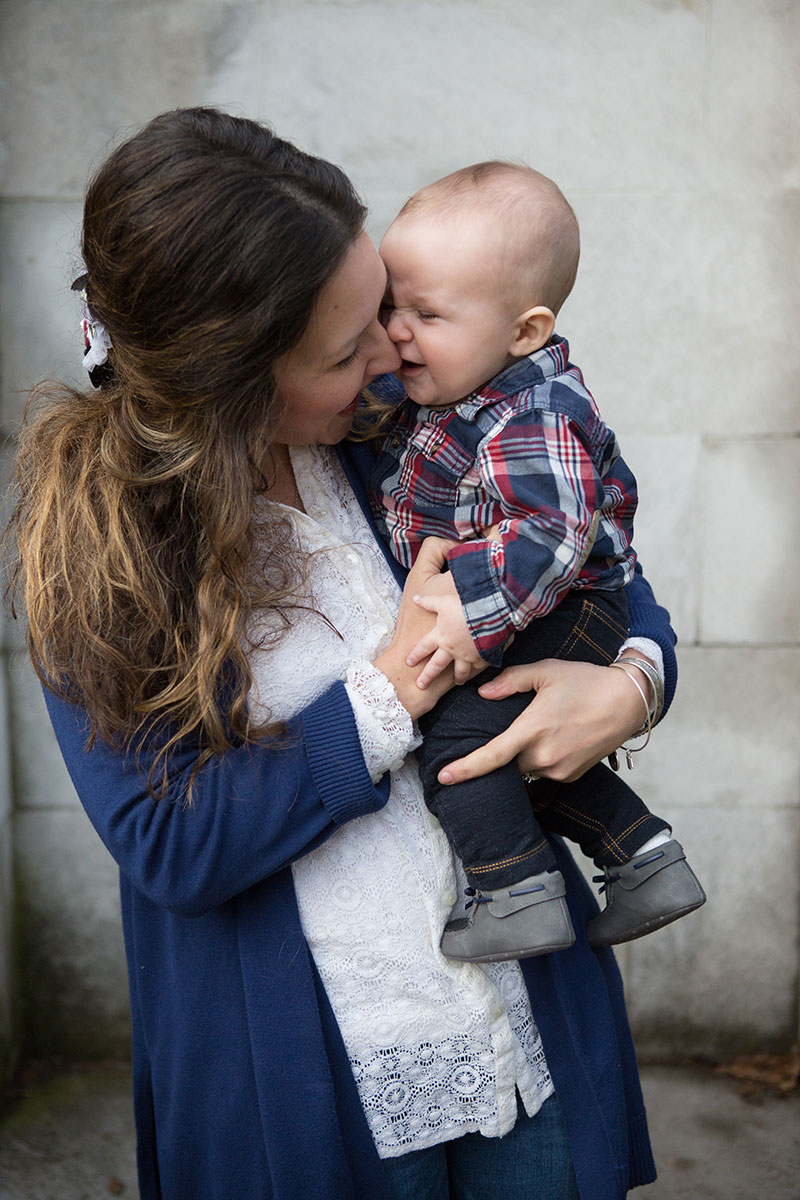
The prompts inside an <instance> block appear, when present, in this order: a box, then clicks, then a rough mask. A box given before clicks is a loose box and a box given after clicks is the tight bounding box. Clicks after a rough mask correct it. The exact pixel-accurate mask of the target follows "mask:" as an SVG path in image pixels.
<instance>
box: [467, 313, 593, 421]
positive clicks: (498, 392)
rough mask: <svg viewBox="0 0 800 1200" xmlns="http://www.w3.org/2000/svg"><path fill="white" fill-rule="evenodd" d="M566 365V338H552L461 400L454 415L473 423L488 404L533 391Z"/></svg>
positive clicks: (559, 372) (567, 348)
mask: <svg viewBox="0 0 800 1200" xmlns="http://www.w3.org/2000/svg"><path fill="white" fill-rule="evenodd" d="M568 362H569V344H568V343H567V340H566V338H561V337H558V335H557V334H553V336H552V337H551V338H550V341H549V342H548V343H547V345H546V346H542V348H541V350H535V351H534V353H533V354H528V355H526V356H525V358H520V359H519V360H518V361H517V362H514V363H512V364H511V366H510V367H506V369H505V370H504V371H501V372H500V374H499V375H495V377H494V379H490V380H489V382H488V383H484V384H483V385H482V386H481V387H479V388H478V389H477V390H476V391H474V392H471V393H470V395H469V396H467V398H466V399H465V400H460V401H459V402H458V404H456V406H455V411H456V412H457V413H458V415H459V416H460V417H463V418H464V420H465V421H474V420H475V418H476V417H477V415H478V413H479V412H480V411H481V410H482V409H484V408H486V407H487V405H489V404H496V403H497V401H498V400H505V399H507V398H508V397H509V396H514V395H516V394H517V393H518V392H522V391H525V390H526V389H527V388H532V387H535V386H536V384H539V383H543V382H544V381H545V380H546V379H552V377H553V376H554V375H560V374H561V373H562V372H563V371H565V370H566V367H567V364H568Z"/></svg>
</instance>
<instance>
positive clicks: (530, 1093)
mask: <svg viewBox="0 0 800 1200" xmlns="http://www.w3.org/2000/svg"><path fill="white" fill-rule="evenodd" d="M291 453H292V463H293V466H294V471H295V476H296V479H297V486H298V488H299V491H300V495H301V496H302V499H303V505H304V507H305V509H306V513H302V512H298V511H296V510H294V509H286V510H285V512H286V514H287V515H288V516H289V519H290V520H292V521H293V523H294V526H295V529H296V532H297V535H298V539H299V541H300V543H301V545H302V547H303V548H304V549H305V550H306V551H310V552H314V553H315V554H316V558H315V560H314V562H313V568H312V570H311V572H310V576H311V579H310V581H309V582H308V583H307V584H306V585H305V588H306V593H307V598H308V599H309V600H311V599H313V607H314V609H315V610H316V611H313V610H312V608H311V606H308V607H306V608H298V609H296V610H295V611H294V612H293V614H292V623H291V627H290V628H289V629H287V630H285V631H283V632H282V633H281V635H280V636H279V637H277V638H276V639H275V641H274V642H273V644H272V645H271V646H270V647H269V648H265V649H262V650H256V651H254V652H253V659H252V661H253V670H254V676H255V686H254V689H253V693H252V695H251V701H252V703H253V705H254V707H256V708H257V706H258V705H259V704H263V705H266V706H267V707H268V708H269V710H270V712H271V714H272V716H273V718H275V719H286V718H288V717H290V716H292V715H293V714H294V713H296V712H298V711H299V710H300V709H302V708H303V707H305V705H307V704H308V703H310V702H311V701H312V700H314V699H315V698H316V697H317V696H319V695H321V694H322V692H324V691H325V690H326V689H327V688H328V687H329V686H330V684H331V683H332V682H334V681H335V680H337V679H344V680H346V686H347V690H348V694H349V696H350V700H351V702H352V705H353V711H354V713H355V718H356V722H357V725H358V730H359V736H360V739H361V743H362V748H363V752H364V758H365V761H366V764H367V767H368V769H369V770H370V772H371V774H372V776H373V778H374V779H378V778H379V777H380V776H381V775H382V774H384V773H385V771H386V770H390V771H391V772H392V780H391V793H390V797H389V800H388V803H387V804H386V806H385V807H384V808H382V809H381V810H380V811H379V812H376V813H373V814H371V815H368V816H363V817H360V818H358V819H357V820H354V821H350V822H348V824H346V825H345V826H343V827H342V828H341V829H339V830H338V831H337V832H336V833H335V834H334V835H333V836H332V837H331V838H329V839H328V841H327V842H325V843H324V845H322V846H320V847H318V848H317V849H316V850H314V851H312V852H311V853H310V854H307V855H306V856H305V857H304V858H302V859H301V860H300V861H299V862H297V863H295V864H294V866H293V868H292V869H293V873H294V883H295V889H296V892H297V897H298V902H299V906H300V916H301V920H302V923H303V930H304V933H305V935H306V938H307V940H308V944H309V946H310V948H311V951H312V953H313V955H314V960H315V962H316V964H317V967H318V969H319V972H320V975H321V976H322V980H323V982H324V984H325V988H326V990H327V993H328V996H329V998H330V1001H331V1004H332V1006H333V1010H334V1013H335V1014H336V1019H337V1021H338V1023H339V1027H340V1029H341V1031H342V1037H343V1038H344V1042H345V1046H346V1047H347V1051H348V1054H349V1057H350V1062H351V1064H352V1068H353V1074H354V1076H355V1080H356V1084H357V1086H358V1090H359V1093H360V1096H361V1102H362V1104H363V1106H364V1111H365V1113H366V1115H367V1120H368V1122H369V1125H370V1128H371V1130H372V1135H373V1137H374V1139H375V1143H376V1146H377V1148H378V1153H379V1154H380V1155H381V1156H383V1157H391V1156H395V1155H399V1154H403V1153H405V1152H407V1151H409V1150H418V1149H422V1148H423V1147H426V1146H431V1145H434V1144H436V1143H439V1142H444V1141H447V1140H448V1139H449V1138H453V1137H458V1136H460V1135H461V1134H463V1133H468V1132H470V1131H473V1130H479V1131H480V1132H481V1133H483V1134H486V1135H488V1136H495V1137H496V1136H500V1135H501V1134H504V1133H507V1132H508V1130H509V1129H510V1128H511V1127H512V1126H513V1124H514V1121H515V1117H516V1107H517V1102H516V1093H517V1089H518V1090H519V1094H520V1096H521V1098H522V1102H523V1104H524V1106H525V1110H526V1111H527V1112H528V1114H529V1115H533V1114H534V1113H535V1112H537V1111H538V1109H539V1108H540V1107H541V1105H542V1103H543V1102H544V1100H545V1099H546V1098H547V1097H548V1096H549V1095H550V1093H551V1092H552V1090H553V1088H552V1083H551V1080H550V1076H549V1074H548V1070H547V1065H546V1063H545V1059H544V1052H543V1049H542V1044H541V1039H540V1037H539V1033H538V1031H537V1029H536V1025H535V1023H534V1020H533V1015H532V1013H531V1009H530V1005H529V1003H528V997H527V992H526V990H525V987H524V984H523V980H522V974H521V971H520V968H519V965H518V963H516V962H504V963H496V964H493V965H491V966H486V967H479V966H476V965H474V964H471V963H456V962H452V961H449V960H447V959H445V958H443V957H442V955H441V954H440V952H439V939H440V936H441V932H442V928H443V926H444V923H445V921H446V919H447V917H448V916H449V914H450V910H451V908H452V906H453V905H454V903H455V902H456V897H457V894H458V893H459V891H460V888H461V887H462V886H463V883H462V881H461V880H459V879H457V876H456V866H455V863H454V860H453V855H452V852H451V850H450V847H449V845H448V843H447V841H446V839H445V837H444V834H443V833H442V831H441V828H440V827H439V823H438V821H436V819H435V818H434V817H432V816H431V815H430V814H429V813H428V810H427V809H426V807H425V803H424V801H423V798H422V789H421V786H420V782H419V777H418V773H417V768H416V762H415V759H414V755H413V753H411V752H412V751H413V748H414V746H415V745H417V744H418V740H417V739H416V737H415V732H414V729H413V728H412V724H411V721H410V718H409V716H408V713H407V712H406V710H405V709H404V708H403V707H402V705H401V704H400V703H399V702H398V700H397V697H396V695H395V692H394V688H393V687H392V686H391V684H390V683H389V682H388V680H387V679H386V677H385V676H384V675H383V674H382V673H381V672H380V671H378V670H377V669H376V668H374V667H373V666H372V665H371V664H372V660H373V659H374V658H375V656H376V655H377V654H379V653H380V651H381V650H382V649H384V648H385V646H386V645H387V643H388V641H389V638H390V636H391V632H392V630H393V628H394V623H395V619H396V616H397V609H398V603H399V598H400V590H399V588H398V586H397V583H396V581H395V579H394V576H393V575H392V573H391V571H390V569H389V566H388V564H387V563H386V561H385V559H384V557H383V555H382V553H381V551H380V550H379V548H378V546H377V545H376V544H375V540H374V537H373V535H372V532H371V530H370V528H369V525H368V524H367V522H366V520H365V518H364V515H363V513H362V512H361V509H360V506H359V504H358V501H357V500H356V498H355V496H354V495H353V493H352V491H351V489H350V486H349V484H348V483H347V481H346V479H345V477H344V474H343V472H342V470H341V468H340V466H339V463H338V460H337V459H336V457H335V454H333V453H332V452H331V451H329V450H327V449H326V448H324V447H322V448H320V447H311V448H302V449H293V450H292V452H291ZM318 614H324V619H323V617H322V616H320V615H318ZM271 629H272V626H271V625H270V624H269V623H266V624H265V623H264V622H262V623H261V624H260V625H256V632H257V633H258V632H259V631H261V632H269V631H270V630H271Z"/></svg>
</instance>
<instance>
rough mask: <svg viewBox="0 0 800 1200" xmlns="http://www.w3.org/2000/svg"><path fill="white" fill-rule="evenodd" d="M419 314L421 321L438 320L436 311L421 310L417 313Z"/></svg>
mask: <svg viewBox="0 0 800 1200" xmlns="http://www.w3.org/2000/svg"><path fill="white" fill-rule="evenodd" d="M417 316H418V317H419V319H420V321H435V320H436V313H432V312H422V311H420V312H419V313H417Z"/></svg>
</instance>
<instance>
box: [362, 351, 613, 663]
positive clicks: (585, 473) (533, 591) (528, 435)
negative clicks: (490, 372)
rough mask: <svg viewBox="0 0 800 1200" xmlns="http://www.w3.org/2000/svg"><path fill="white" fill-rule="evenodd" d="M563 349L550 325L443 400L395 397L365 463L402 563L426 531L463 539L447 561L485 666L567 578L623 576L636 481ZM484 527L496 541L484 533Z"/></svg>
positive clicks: (569, 583) (587, 583) (576, 582)
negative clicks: (526, 349) (533, 348)
mask: <svg viewBox="0 0 800 1200" xmlns="http://www.w3.org/2000/svg"><path fill="white" fill-rule="evenodd" d="M568 356H569V346H568V345H567V343H566V341H564V340H563V339H562V338H558V337H553V338H552V339H551V341H550V342H549V343H548V345H547V346H546V347H544V349H542V350H539V351H537V352H536V353H535V354H532V355H530V357H528V358H524V359H521V360H520V361H519V362H516V363H514V364H513V365H512V366H510V367H508V368H507V369H506V370H505V371H503V372H502V373H501V374H500V375H497V376H496V377H495V378H494V379H492V380H490V382H489V383H487V384H485V385H484V386H483V387H481V388H480V389H478V391H476V392H473V393H472V394H471V395H470V396H468V397H467V398H466V400H462V401H460V402H459V403H458V404H456V405H454V406H453V407H451V408H440V409H436V408H428V407H425V406H420V405H417V404H414V402H413V401H412V400H410V399H408V398H406V399H405V400H404V401H403V403H402V404H401V405H400V407H399V408H398V411H397V414H396V417H395V420H394V423H393V425H392V427H391V429H390V431H389V433H388V435H387V436H386V438H385V440H384V442H383V445H382V447H381V450H380V452H379V455H378V458H377V461H376V464H375V470H374V472H373V477H372V497H373V504H374V506H375V515H376V519H377V521H378V524H379V526H380V528H381V530H382V531H383V533H384V534H385V536H386V537H387V539H388V540H389V543H390V545H391V547H392V550H393V553H394V555H395V557H396V558H397V559H398V561H399V562H401V563H402V564H403V565H404V566H406V567H410V566H411V565H412V564H413V562H414V559H415V558H416V556H417V552H418V551H419V547H420V545H421V543H422V541H423V540H424V539H425V538H426V537H429V536H431V535H436V536H438V537H445V538H452V539H453V540H455V541H458V542H460V543H461V544H460V545H459V546H456V547H455V548H454V549H453V550H451V552H450V554H449V555H448V565H449V567H450V571H451V572H452V575H453V580H454V582H455V585H456V587H457V589H458V593H459V596H460V597H461V602H462V604H463V606H464V615H465V617H466V620H467V624H468V625H469V630H470V633H471V634H472V637H473V639H474V641H475V645H476V647H477V649H478V652H479V653H480V654H481V656H482V657H483V658H485V659H486V661H487V662H489V663H491V664H492V665H493V666H497V665H499V663H500V659H501V656H502V647H503V645H504V643H505V642H507V641H508V639H509V637H510V636H511V634H513V633H514V632H515V631H516V630H518V629H524V628H525V626H526V625H528V624H529V623H530V622H531V621H532V620H533V619H534V618H535V617H541V616H544V615H545V614H546V613H548V612H550V611H551V609H553V608H555V607H556V605H557V604H558V603H559V602H560V600H561V599H562V598H563V597H564V596H565V595H566V593H567V592H568V591H569V589H570V588H595V589H604V590H613V589H616V588H620V587H623V586H624V585H625V584H626V583H628V582H629V581H630V579H631V578H632V576H633V568H634V562H635V556H634V553H633V551H632V549H631V538H632V535H633V515H634V512H635V510H636V481H635V479H634V477H633V475H632V474H631V472H630V470H629V469H628V467H627V466H626V464H625V463H624V461H623V459H622V458H621V457H620V453H619V447H618V446H617V441H616V438H615V437H614V434H613V433H612V431H611V430H610V429H609V428H608V427H607V426H606V425H605V424H604V423H603V421H602V419H601V417H600V414H599V412H598V410H597V406H596V405H595V402H594V399H593V398H592V395H591V393H590V392H589V391H588V389H587V388H586V386H585V384H584V382H583V376H582V375H581V372H580V370H579V369H578V368H577V367H575V366H573V365H572V364H571V363H570V362H569V361H568ZM492 525H499V536H500V541H499V542H496V541H493V540H489V539H487V538H485V537H484V534H485V532H486V531H487V530H488V529H489V528H490V527H491V526H492Z"/></svg>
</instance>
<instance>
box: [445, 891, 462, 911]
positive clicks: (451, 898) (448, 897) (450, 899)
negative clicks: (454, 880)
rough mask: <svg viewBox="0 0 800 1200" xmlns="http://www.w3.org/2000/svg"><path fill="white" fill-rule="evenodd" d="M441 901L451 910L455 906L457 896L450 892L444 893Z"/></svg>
mask: <svg viewBox="0 0 800 1200" xmlns="http://www.w3.org/2000/svg"><path fill="white" fill-rule="evenodd" d="M442 899H443V900H444V902H445V904H447V905H449V907H450V908H452V907H453V905H454V904H455V902H456V900H457V899H458V896H457V895H456V894H455V892H453V891H450V892H445V894H444V896H442Z"/></svg>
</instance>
